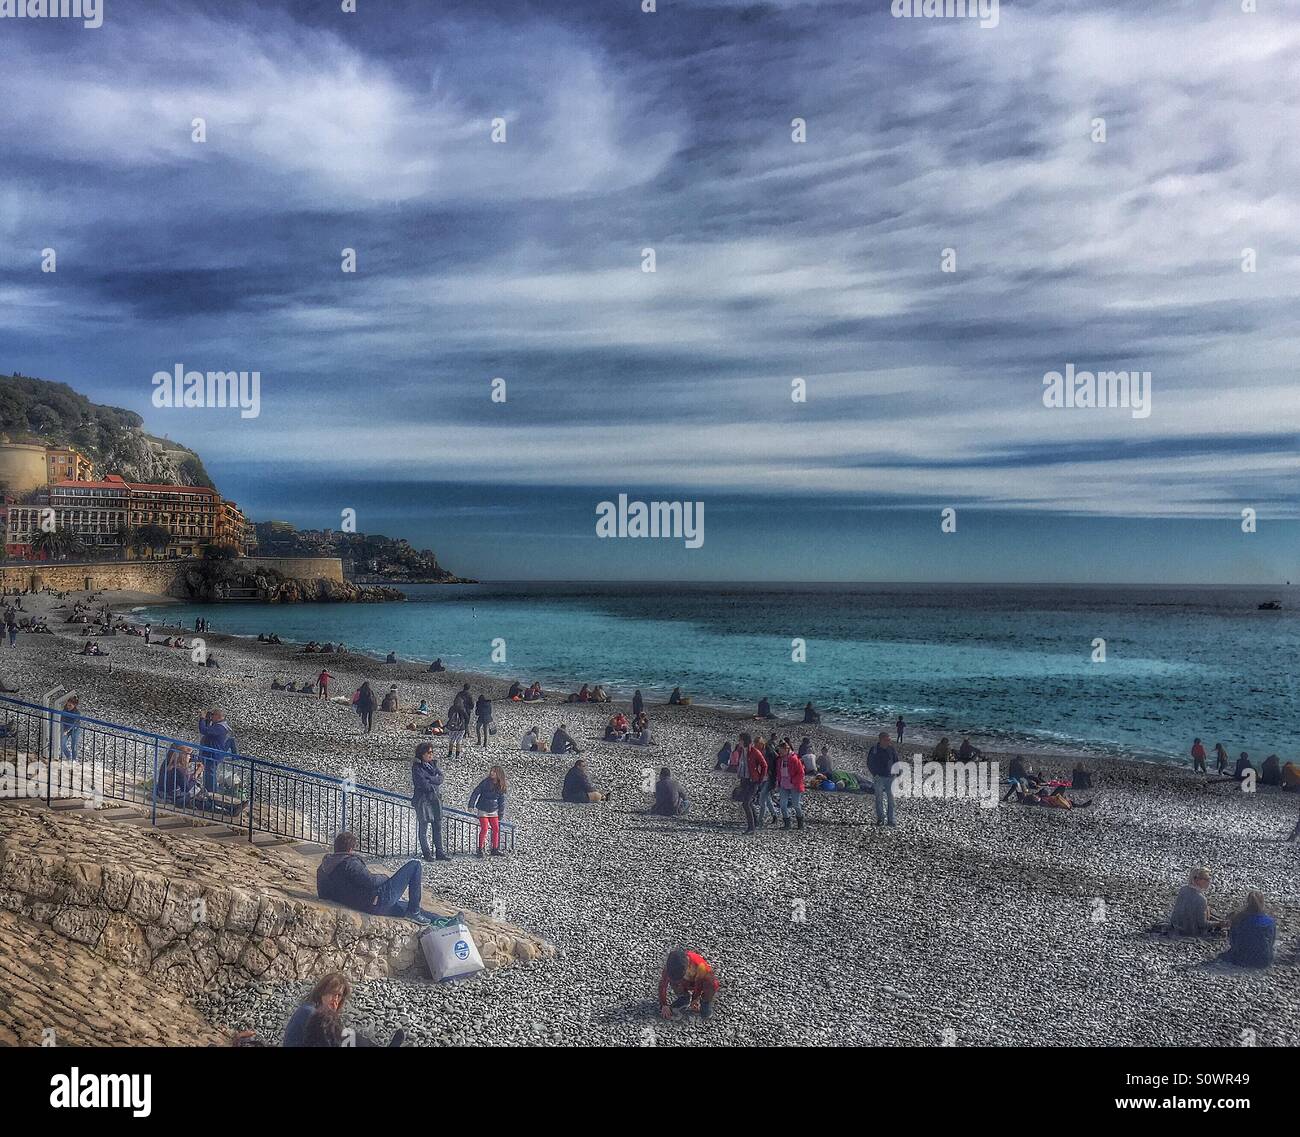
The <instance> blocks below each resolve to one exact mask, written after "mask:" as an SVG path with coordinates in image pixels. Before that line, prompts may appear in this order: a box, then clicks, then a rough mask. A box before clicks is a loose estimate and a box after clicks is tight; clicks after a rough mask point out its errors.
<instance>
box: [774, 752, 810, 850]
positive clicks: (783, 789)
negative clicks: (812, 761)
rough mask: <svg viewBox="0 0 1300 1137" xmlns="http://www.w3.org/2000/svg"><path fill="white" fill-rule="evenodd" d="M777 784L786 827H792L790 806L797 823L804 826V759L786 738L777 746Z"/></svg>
mask: <svg viewBox="0 0 1300 1137" xmlns="http://www.w3.org/2000/svg"><path fill="white" fill-rule="evenodd" d="M776 786H777V789H778V790H779V791H780V796H781V821H782V825H783V826H784V828H786V829H789V828H790V806H791V805H793V806H794V816H795V823H796V824H797V826H798V828H800V829H802V828H803V791H804V768H803V759H802V758H800V757H799V755H798V754H796V753H795V752H794V750H793V749H792V748H791V746H790V744H789V743H788V742H786V741H785V740H784V739H782V740H781V745H780V746H778V747H777V757H776Z"/></svg>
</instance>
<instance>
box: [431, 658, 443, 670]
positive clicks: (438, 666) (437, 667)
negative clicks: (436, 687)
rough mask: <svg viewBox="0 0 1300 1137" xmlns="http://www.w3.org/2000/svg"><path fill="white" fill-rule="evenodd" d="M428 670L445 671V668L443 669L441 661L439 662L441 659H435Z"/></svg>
mask: <svg viewBox="0 0 1300 1137" xmlns="http://www.w3.org/2000/svg"><path fill="white" fill-rule="evenodd" d="M429 670H430V671H446V670H447V669H446V668H445V667H443V665H442V660H441V659H435V660H434V661H433V662H432V663H431V664H429Z"/></svg>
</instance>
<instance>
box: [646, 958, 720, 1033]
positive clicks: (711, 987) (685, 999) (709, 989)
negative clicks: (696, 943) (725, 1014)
mask: <svg viewBox="0 0 1300 1137" xmlns="http://www.w3.org/2000/svg"><path fill="white" fill-rule="evenodd" d="M670 988H671V989H672V991H673V992H674V993H675V994H676V996H677V998H676V999H674V1000H673V1001H672V1003H671V1004H669V1002H668V991H669V989H670ZM717 994H718V981H717V979H715V978H714V976H713V968H711V967H710V966H709V965H708V964H707V963H706V962H705V960H704V957H703V956H702V955H700V954H699V953H697V952H693V951H683V950H682V949H681V948H677V949H675V950H674V951H672V952H670V953H669V955H668V961H667V962H666V963H665V964H664V969H663V973H662V974H661V975H660V976H659V1013H660V1014H661V1015H663V1017H664V1018H666V1019H670V1018H672V1017H673V1010H674V1009H676V1008H680V1007H685V1006H687V1005H688V1004H689V1007H690V1009H691V1010H692V1011H699V1012H700V1015H701V1016H702V1017H703V1018H708V1017H709V1014H710V1012H711V1011H712V1010H713V1000H714V998H715V997H716V996H717Z"/></svg>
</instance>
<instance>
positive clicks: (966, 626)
mask: <svg viewBox="0 0 1300 1137" xmlns="http://www.w3.org/2000/svg"><path fill="white" fill-rule="evenodd" d="M405 591H407V593H408V596H409V599H408V600H407V602H406V603H400V604H379V605H371V604H302V605H286V606H283V607H281V606H260V605H241V604H228V605H215V606H214V605H209V606H203V607H181V608H176V607H168V608H165V609H162V608H159V609H154V610H151V611H152V615H153V617H154V619H155V620H158V621H166V622H175V621H176V620H177V619H178V618H179V619H180V620H182V621H183V622H185V623H186V624H187V626H191V627H192V626H193V620H194V617H195V616H196V615H199V614H202V615H205V616H207V617H209V618H210V619H211V620H212V623H213V627H214V629H215V630H217V631H221V632H227V633H234V634H243V635H256V634H257V633H258V632H268V633H269V632H278V633H279V634H280V636H281V637H282V638H284V639H286V640H297V641H306V640H309V639H317V640H327V639H328V640H333V641H338V640H342V641H343V642H344V643H345V644H347V646H348V647H349V649H351V650H354V651H368V652H376V653H380V654H384V653H387V652H389V651H395V652H397V654H398V655H399V656H401V657H403V658H407V659H419V660H432V659H433V658H434V657H435V656H440V657H441V658H442V660H443V662H444V663H446V664H447V666H448V667H449V668H450V669H452V670H456V669H464V670H472V671H480V672H487V673H492V674H497V675H500V676H502V677H505V678H519V679H521V680H523V681H525V682H528V681H531V680H532V679H539V680H541V682H542V683H543V684H544V685H546V686H560V687H563V686H573V687H576V686H577V684H578V683H580V682H582V681H584V680H585V681H589V682H596V681H599V682H602V683H604V684H606V685H607V686H610V687H612V688H613V689H614V691H615V692H616V693H621V694H623V695H630V693H631V691H632V689H633V688H634V687H640V688H641V689H642V691H643V692H644V693H645V694H646V697H647V699H652V698H653V696H654V695H658V694H662V693H666V692H667V691H668V690H670V689H671V688H672V687H673V686H674V685H677V684H680V685H681V687H682V689H683V690H684V691H685V692H686V693H688V694H690V695H693V696H694V697H695V700H696V701H697V702H706V703H712V704H716V705H719V706H743V707H752V706H753V705H754V704H755V703H756V701H757V700H758V698H759V697H760V696H762V695H767V696H769V697H770V698H771V700H772V703H773V706H774V708H775V709H776V710H777V711H778V712H779V713H781V714H783V715H787V714H793V713H794V712H795V711H796V709H797V708H800V707H802V705H803V703H804V702H805V700H807V699H809V698H811V699H812V700H813V701H814V702H815V703H816V705H817V706H818V708H819V709H820V710H821V711H822V712H823V716H824V718H825V720H826V721H827V722H831V723H835V724H837V725H842V726H845V727H849V728H851V729H855V730H862V731H866V730H869V729H879V727H880V725H881V724H882V723H887V722H892V721H893V719H894V718H895V717H896V716H897V715H899V714H901V715H902V716H903V717H904V718H905V719H906V720H907V721H908V722H909V723H911V724H914V725H915V726H916V727H917V728H920V729H922V730H924V731H925V732H926V733H933V732H938V731H943V732H944V733H948V734H954V733H959V732H962V731H967V730H968V731H973V732H975V734H976V735H977V736H978V738H980V739H983V740H986V741H993V742H1004V743H1014V744H1015V745H1017V746H1019V747H1022V748H1024V749H1026V750H1035V749H1039V748H1045V747H1054V748H1061V747H1069V748H1071V749H1083V750H1089V751H1095V752H1111V751H1123V752H1125V753H1129V754H1135V755H1139V756H1142V757H1147V758H1156V759H1172V758H1180V759H1181V758H1182V757H1183V756H1185V755H1186V753H1187V750H1188V748H1189V747H1190V746H1191V742H1192V738H1193V736H1196V735H1199V736H1200V737H1201V738H1203V739H1204V740H1205V741H1206V744H1207V748H1208V747H1209V745H1210V744H1212V743H1214V742H1216V741H1219V740H1222V741H1223V742H1224V744H1225V745H1226V746H1227V748H1228V750H1229V752H1231V753H1232V754H1233V755H1234V756H1235V755H1236V753H1237V752H1238V751H1239V750H1247V751H1249V752H1250V754H1251V757H1252V759H1253V760H1255V761H1256V762H1258V761H1259V760H1260V759H1262V758H1263V757H1264V756H1265V755H1267V754H1269V753H1273V752H1276V753H1277V754H1279V755H1281V756H1282V757H1283V759H1284V760H1285V759H1286V758H1295V757H1300V683H1298V680H1300V589H1298V588H1282V589H1280V588H1272V589H1261V588H1247V587H1241V588H1163V587H1135V586H1127V587H1097V588H1090V587H1089V588H1085V587H1054V586H1053V587H1049V586H1043V587H1024V586H1006V587H989V586H969V585H965V586H951V587H948V586H935V585H926V586H917V585H861V586H844V585H826V586H808V585H794V586H783V587H773V586H770V585H755V586H743V585H735V586H718V585H707V586H706V585H673V586H667V585H660V584H652V585H626V584H622V585H603V584H590V585H589V584H484V585H471V586H455V587H451V586H438V585H426V586H419V585H416V586H409V587H408V588H407V589H406V590H405ZM1273 599H1277V600H1281V602H1282V603H1283V605H1284V610H1283V611H1281V612H1268V611H1258V610H1257V607H1256V606H1257V605H1258V604H1259V603H1260V602H1261V601H1265V600H1273ZM796 639H800V640H803V641H804V644H805V652H806V662H802V663H798V662H794V661H793V660H792V654H793V651H794V648H793V647H792V641H793V640H796ZM1097 639H1104V640H1105V652H1106V660H1105V662H1104V663H1094V662H1093V661H1092V656H1093V651H1094V649H1093V641H1094V640H1097ZM494 640H503V641H505V643H504V650H505V653H506V660H507V662H505V663H499V662H494V660H493V646H494V644H493V641H494ZM307 670H310V668H308V669H307Z"/></svg>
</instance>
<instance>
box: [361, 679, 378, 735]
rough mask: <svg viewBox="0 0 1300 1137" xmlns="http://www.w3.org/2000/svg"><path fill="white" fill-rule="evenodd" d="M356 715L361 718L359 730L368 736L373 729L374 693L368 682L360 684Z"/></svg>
mask: <svg viewBox="0 0 1300 1137" xmlns="http://www.w3.org/2000/svg"><path fill="white" fill-rule="evenodd" d="M357 714H358V715H360V716H361V729H362V730H364V731H365V732H366V733H367V734H369V733H370V732H371V731H372V730H374V728H375V692H374V690H373V689H372V688H371V686H370V683H369V681H368V680H367V681H366V682H365V683H362V684H361V690H359V691H358V692H357Z"/></svg>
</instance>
